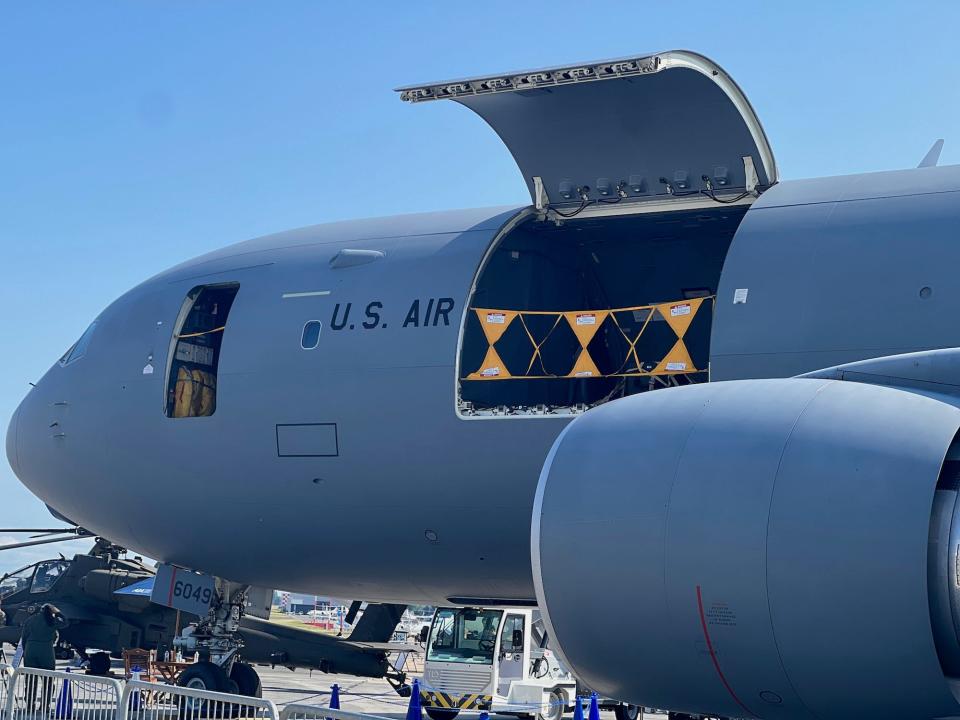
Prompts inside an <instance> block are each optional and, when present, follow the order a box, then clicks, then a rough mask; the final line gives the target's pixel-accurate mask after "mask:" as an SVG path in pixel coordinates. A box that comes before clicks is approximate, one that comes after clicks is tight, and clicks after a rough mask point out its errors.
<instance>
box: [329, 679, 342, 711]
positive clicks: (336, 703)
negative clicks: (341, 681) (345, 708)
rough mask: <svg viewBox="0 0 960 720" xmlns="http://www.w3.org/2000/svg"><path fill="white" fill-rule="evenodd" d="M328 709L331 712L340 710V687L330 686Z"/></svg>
mask: <svg viewBox="0 0 960 720" xmlns="http://www.w3.org/2000/svg"><path fill="white" fill-rule="evenodd" d="M330 708H331V709H333V710H339V709H340V686H339V685H337V684H333V685H331V686H330Z"/></svg>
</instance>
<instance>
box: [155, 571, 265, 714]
mask: <svg viewBox="0 0 960 720" xmlns="http://www.w3.org/2000/svg"><path fill="white" fill-rule="evenodd" d="M249 588H250V586H249V585H240V584H237V583H232V582H229V581H226V580H218V582H217V593H216V600H215V601H214V603H213V605H212V606H211V607H210V610H209V612H208V613H207V616H206V617H205V618H203V619H202V620H200V622H198V623H194V624H192V625H189V626H187V627H185V628H184V629H183V631H182V632H181V634H180V635H178V636H177V637H176V638H174V640H173V645H174V647H176V648H178V649H179V650H181V651H182V652H183V653H184V654H185V655H188V654H189V655H192V654H193V653H197V654H199V656H200V661H199V662H197V663H194V664H193V665H192V666H191V667H189V668H187V670H184V671H183V673H182V674H181V675H180V677H179V678H178V680H177V684H178V685H180V686H181V687H195V688H198V689H200V688H201V686H203V688H202V689H206V690H213V691H215V692H226V693H231V694H234V695H236V694H239V695H245V696H247V697H260V695H261V693H262V690H261V685H260V676H259V675H257V671H256V670H254V669H253V666H251V665H248V664H247V663H244V662H240V661H239V660H238V659H237V654H238V652H239V651H240V648H241V647H242V646H243V643H242V641H241V640H240V636H239V634H238V633H237V628H238V627H239V626H240V618H242V617H243V614H244V608H245V607H246V605H247V590H248V589H249ZM191 671H192V672H191ZM190 683H193V684H192V685H191V684H190Z"/></svg>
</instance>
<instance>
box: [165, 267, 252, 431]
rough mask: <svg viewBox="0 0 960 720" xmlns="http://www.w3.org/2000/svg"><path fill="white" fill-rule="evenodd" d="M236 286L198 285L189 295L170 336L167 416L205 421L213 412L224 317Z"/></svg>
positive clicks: (215, 404)
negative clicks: (203, 418) (171, 338)
mask: <svg viewBox="0 0 960 720" xmlns="http://www.w3.org/2000/svg"><path fill="white" fill-rule="evenodd" d="M239 288H240V286H239V285H238V284H236V283H231V284H227V285H201V286H200V287H196V288H194V289H193V290H191V291H190V292H189V294H188V295H187V299H186V301H185V302H184V306H183V309H182V310H181V311H180V318H179V320H178V322H177V327H176V330H175V332H174V334H173V347H172V350H173V357H172V358H171V361H170V364H169V367H170V374H169V377H168V379H167V415H168V416H169V417H174V418H184V417H207V416H209V415H213V413H214V411H215V410H216V409H217V367H218V366H219V364H220V345H221V343H222V342H223V333H224V330H225V329H226V326H227V315H229V313H230V307H231V306H232V305H233V300H234V298H235V297H236V296H237V290H238V289H239Z"/></svg>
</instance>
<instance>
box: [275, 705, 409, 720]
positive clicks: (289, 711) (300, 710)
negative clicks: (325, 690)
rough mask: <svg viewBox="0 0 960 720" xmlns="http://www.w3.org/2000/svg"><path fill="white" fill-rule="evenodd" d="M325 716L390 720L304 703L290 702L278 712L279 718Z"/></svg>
mask: <svg viewBox="0 0 960 720" xmlns="http://www.w3.org/2000/svg"><path fill="white" fill-rule="evenodd" d="M326 718H329V719H330V720H391V719H390V718H385V717H383V716H381V715H371V714H369V713H358V712H350V711H349V710H339V709H333V708H327V707H321V706H320V705H307V704H305V703H290V704H289V705H287V706H285V707H284V708H283V712H281V713H280V720H325V719H326Z"/></svg>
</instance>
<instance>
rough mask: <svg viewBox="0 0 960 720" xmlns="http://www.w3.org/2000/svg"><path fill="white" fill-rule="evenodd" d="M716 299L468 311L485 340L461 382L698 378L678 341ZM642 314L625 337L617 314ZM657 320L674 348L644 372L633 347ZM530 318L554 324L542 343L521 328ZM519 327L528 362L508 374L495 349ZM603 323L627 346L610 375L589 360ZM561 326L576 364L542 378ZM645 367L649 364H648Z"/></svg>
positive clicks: (527, 330)
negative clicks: (546, 350) (573, 343)
mask: <svg viewBox="0 0 960 720" xmlns="http://www.w3.org/2000/svg"><path fill="white" fill-rule="evenodd" d="M715 297H716V296H714V295H711V296H708V297H699V298H692V299H690V300H681V301H678V302H671V303H659V304H656V305H636V306H633V307H624V308H611V309H609V310H573V311H568V312H553V311H545V310H493V309H488V308H473V312H475V313H476V314H477V319H478V320H479V321H480V327H482V328H483V334H484V336H485V337H486V340H487V352H486V355H485V356H484V358H483V362H482V363H481V364H480V367H479V369H478V370H477V371H476V372H472V373H470V374H469V375H467V376H466V377H465V378H463V379H464V380H534V379H543V378H603V377H640V376H651V375H687V374H690V373H697V372H703V371H702V370H699V369H698V368H697V367H696V366H695V365H694V363H693V360H692V359H691V358H690V353H689V352H688V351H687V346H686V345H685V344H684V341H683V336H684V335H685V334H686V332H687V330H688V329H689V328H690V324H691V323H692V322H693V319H694V318H695V317H696V315H697V312H698V311H699V310H700V309H701V307H702V306H703V305H704V304H705V303H706V304H707V305H708V306H709V307H710V308H711V309H712V307H713V300H714V298H715ZM627 312H630V313H637V312H640V313H643V314H644V316H645V317H644V320H643V322H642V324H641V326H640V329H639V330H636V331H635V332H634V333H633V337H631V333H630V332H628V331H627V330H624V328H623V326H622V325H621V323H620V321H619V320H618V319H617V315H618V313H627ZM657 315H659V316H660V317H661V318H663V320H665V321H666V323H667V325H668V326H669V327H670V329H671V330H672V331H673V333H674V334H675V335H676V338H677V339H676V342H675V343H674V345H673V347H672V348H671V349H670V350H669V351H668V352H667V354H666V355H664V356H663V357H658V358H656V362H655V364H654V367H653V368H652V369H650V370H644V369H643V368H644V363H643V362H642V361H641V360H640V357H639V356H638V354H637V343H638V342H639V341H640V338H641V337H642V336H643V333H644V331H645V330H646V329H647V327H648V326H649V325H650V321H651V320H652V319H653V318H654V317H655V316H657ZM530 316H541V317H543V316H549V317H554V318H556V319H555V320H554V322H553V325H552V326H551V327H550V329H549V331H548V332H547V333H546V335H545V336H544V337H543V339H542V340H540V341H539V342H537V340H536V339H535V338H534V336H533V333H531V332H530V328H529V327H528V326H527V322H526V320H525V318H527V317H530ZM518 319H519V322H520V324H521V325H522V326H523V330H524V332H525V333H526V335H527V338H528V339H529V340H530V345H531V347H532V349H533V353H532V354H531V356H530V362H529V363H528V364H527V368H526V370H525V371H524V372H523V373H522V374H512V373H511V372H510V370H509V369H508V368H507V365H506V363H504V362H503V360H502V359H501V358H500V355H499V354H498V353H497V348H496V344H497V342H498V341H499V340H500V338H502V337H503V334H504V333H505V332H506V331H507V328H509V327H510V325H511V324H512V323H513V322H514V321H515V320H518ZM607 320H609V321H610V322H612V323H613V325H614V327H616V329H617V330H618V331H619V332H620V334H621V335H623V338H624V340H626V342H627V353H626V359H625V360H624V361H623V364H622V365H621V366H620V368H619V369H618V370H617V371H616V372H612V373H607V374H603V373H601V372H600V370H599V369H598V368H597V364H596V362H594V360H593V358H592V357H591V356H590V350H589V349H588V345H590V341H591V340H593V338H594V336H595V335H596V334H597V331H598V330H599V329H600V327H601V326H602V325H603V323H604V322H606V321H607ZM562 321H566V323H567V324H568V325H569V327H570V329H571V330H572V331H573V334H574V335H575V336H576V338H577V341H578V342H579V343H580V348H579V350H578V352H577V356H576V359H575V360H574V362H573V366H572V367H571V368H570V370H569V372H567V373H565V374H551V373H548V372H547V370H546V368H545V367H544V364H543V356H542V355H541V350H542V349H543V346H544V345H545V344H546V342H547V340H549V339H550V336H551V335H552V334H553V331H554V330H556V329H557V326H559V325H560V324H561V322H562ZM535 363H539V367H540V369H541V370H542V371H543V374H540V375H536V374H534V375H531V374H530V373H531V371H532V370H533V367H534V364H535ZM648 364H649V363H648Z"/></svg>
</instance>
